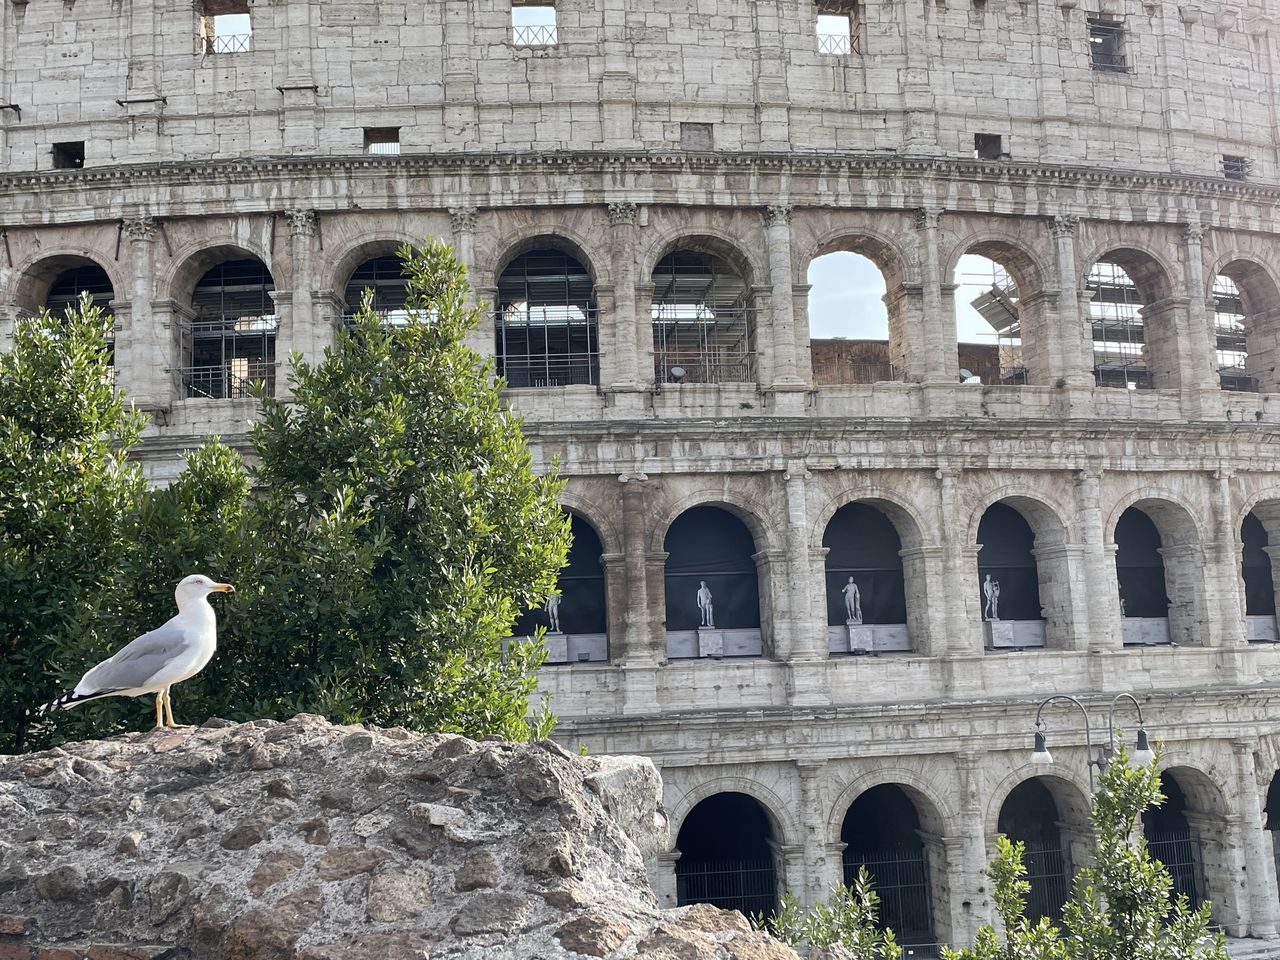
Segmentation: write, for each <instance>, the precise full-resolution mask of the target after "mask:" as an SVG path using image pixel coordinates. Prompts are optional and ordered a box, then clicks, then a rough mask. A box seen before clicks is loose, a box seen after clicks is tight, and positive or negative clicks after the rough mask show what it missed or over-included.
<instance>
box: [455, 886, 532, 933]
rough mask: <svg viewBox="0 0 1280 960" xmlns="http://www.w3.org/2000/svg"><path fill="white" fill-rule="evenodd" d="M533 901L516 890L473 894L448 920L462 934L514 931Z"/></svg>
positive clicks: (456, 931) (522, 920)
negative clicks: (514, 892) (516, 892)
mask: <svg viewBox="0 0 1280 960" xmlns="http://www.w3.org/2000/svg"><path fill="white" fill-rule="evenodd" d="M530 904H531V901H530V900H529V898H528V897H521V896H517V895H516V894H513V893H482V894H478V895H476V896H474V897H472V898H471V900H470V901H468V902H467V905H466V906H465V907H463V908H462V909H461V910H459V911H458V913H457V914H456V915H455V916H454V918H453V920H451V921H450V922H449V929H451V930H452V931H453V932H454V933H456V934H459V935H461V936H471V935H473V934H477V933H503V934H508V935H509V934H512V933H514V932H515V931H516V930H517V929H518V928H519V927H520V925H521V924H522V923H523V922H524V918H525V914H526V913H528V911H529V907H530Z"/></svg>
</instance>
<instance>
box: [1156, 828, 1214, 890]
mask: <svg viewBox="0 0 1280 960" xmlns="http://www.w3.org/2000/svg"><path fill="white" fill-rule="evenodd" d="M1147 852H1148V853H1149V854H1150V855H1151V856H1152V857H1153V858H1154V859H1156V860H1159V861H1160V862H1161V863H1163V864H1164V868H1165V869H1166V870H1168V871H1169V876H1170V877H1172V878H1173V889H1172V890H1170V891H1169V893H1170V896H1172V897H1175V898H1176V897H1177V896H1178V894H1180V893H1181V894H1186V897H1187V899H1188V900H1189V901H1190V902H1191V907H1192V909H1195V908H1196V907H1198V906H1200V904H1202V903H1203V902H1204V899H1205V897H1204V890H1205V885H1204V875H1203V868H1202V865H1201V862H1200V856H1199V853H1200V840H1199V838H1198V837H1197V836H1196V835H1195V834H1194V833H1192V832H1191V830H1190V828H1186V829H1182V830H1166V831H1160V832H1156V831H1153V832H1151V833H1148V834H1147Z"/></svg>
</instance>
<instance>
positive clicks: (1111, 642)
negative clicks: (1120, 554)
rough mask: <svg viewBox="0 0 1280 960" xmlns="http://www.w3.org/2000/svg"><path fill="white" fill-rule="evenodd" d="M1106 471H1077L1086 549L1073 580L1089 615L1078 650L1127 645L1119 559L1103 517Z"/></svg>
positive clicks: (1082, 538)
mask: <svg viewBox="0 0 1280 960" xmlns="http://www.w3.org/2000/svg"><path fill="white" fill-rule="evenodd" d="M1101 480H1102V471H1101V470H1100V469H1099V468H1097V467H1096V466H1091V467H1089V468H1087V469H1084V470H1079V471H1077V472H1076V476H1075V495H1076V516H1077V517H1078V518H1079V519H1078V523H1079V524H1080V541H1081V546H1082V547H1083V556H1082V557H1081V562H1080V567H1079V568H1078V569H1077V571H1076V574H1075V576H1073V578H1072V584H1073V586H1074V585H1076V584H1079V588H1080V589H1081V590H1082V591H1083V593H1084V598H1085V609H1086V610H1087V611H1088V616H1087V617H1086V619H1085V622H1084V624H1083V626H1084V627H1085V628H1086V635H1085V636H1084V637H1081V638H1077V641H1076V643H1075V647H1076V648H1077V649H1088V650H1090V651H1104V650H1119V649H1121V647H1122V646H1123V640H1122V637H1121V629H1120V587H1119V584H1118V583H1117V581H1116V567H1115V558H1114V556H1113V554H1112V551H1110V550H1109V549H1108V548H1107V532H1106V530H1105V528H1104V526H1103V518H1102V505H1101V504H1102V494H1101V485H1102V484H1101Z"/></svg>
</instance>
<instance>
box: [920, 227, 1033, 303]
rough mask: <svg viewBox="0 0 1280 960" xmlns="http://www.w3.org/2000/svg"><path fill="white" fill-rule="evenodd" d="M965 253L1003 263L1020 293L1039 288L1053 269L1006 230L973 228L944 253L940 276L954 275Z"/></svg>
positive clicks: (1029, 293)
mask: <svg viewBox="0 0 1280 960" xmlns="http://www.w3.org/2000/svg"><path fill="white" fill-rule="evenodd" d="M969 254H975V255H977V256H980V257H986V258H987V259H988V260H994V261H995V262H996V263H998V264H1000V265H1001V266H1002V267H1004V268H1005V269H1006V270H1007V271H1008V272H1009V276H1010V277H1012V278H1013V282H1014V283H1016V284H1017V285H1018V292H1019V294H1020V296H1021V297H1027V296H1030V295H1031V294H1033V293H1038V292H1039V291H1041V290H1043V289H1044V288H1045V285H1046V283H1047V279H1046V278H1048V277H1051V276H1053V270H1052V269H1051V268H1050V267H1049V266H1048V264H1047V263H1046V261H1045V259H1044V257H1043V256H1042V255H1041V253H1040V252H1038V251H1037V250H1035V249H1034V248H1033V247H1032V246H1030V245H1029V244H1027V243H1025V242H1023V241H1018V240H1011V239H1010V238H1009V235H1008V234H1007V233H1001V232H999V231H998V230H980V231H975V232H973V233H970V234H967V235H966V236H964V237H961V238H960V239H958V240H956V242H955V243H954V244H953V245H952V247H951V252H950V254H949V255H948V256H947V261H946V264H945V266H944V267H943V271H942V276H943V277H944V278H947V277H953V276H955V272H956V268H958V267H959V266H960V258H961V257H964V256H967V255H969Z"/></svg>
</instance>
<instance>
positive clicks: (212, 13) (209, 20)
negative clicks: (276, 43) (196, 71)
mask: <svg viewBox="0 0 1280 960" xmlns="http://www.w3.org/2000/svg"><path fill="white" fill-rule="evenodd" d="M196 9H197V10H198V12H199V35H198V36H197V38H196V39H197V41H198V43H199V48H200V52H201V53H203V54H211V53H219V54H222V53H248V52H249V50H250V49H252V46H253V19H252V17H251V16H250V14H249V0H204V2H203V3H198V4H197V7H196Z"/></svg>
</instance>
